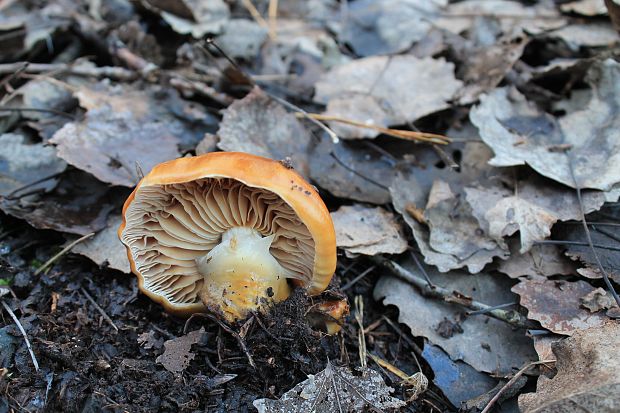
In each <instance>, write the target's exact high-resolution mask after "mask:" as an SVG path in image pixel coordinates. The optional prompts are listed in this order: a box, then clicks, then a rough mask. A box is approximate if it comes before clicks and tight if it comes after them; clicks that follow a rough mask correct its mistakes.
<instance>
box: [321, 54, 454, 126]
mask: <svg viewBox="0 0 620 413" xmlns="http://www.w3.org/2000/svg"><path fill="white" fill-rule="evenodd" d="M461 84H462V83H461V81H460V80H457V79H456V78H455V77H454V65H453V64H452V63H449V62H446V61H445V60H441V59H440V60H436V59H432V58H424V59H418V58H417V57H415V56H411V55H403V56H400V55H399V56H392V57H387V56H373V57H367V58H363V59H358V60H354V61H352V62H349V63H345V64H343V65H340V66H337V67H335V68H333V69H332V70H330V71H329V72H327V73H325V74H324V75H323V76H322V77H321V79H320V80H319V81H318V82H317V84H316V93H315V96H314V99H315V100H316V101H318V102H320V103H324V104H327V103H330V102H331V103H332V105H334V103H333V102H332V100H334V99H338V100H341V99H345V100H348V101H350V102H351V103H349V106H348V107H350V108H351V109H352V110H351V112H350V113H346V112H345V109H346V107H347V106H346V105H344V104H339V108H340V110H339V113H340V115H341V116H344V117H345V118H347V119H351V120H355V121H359V122H367V121H368V119H363V118H360V115H362V116H363V115H364V112H362V113H361V114H360V113H358V112H357V111H356V110H355V108H356V106H358V105H357V104H356V103H353V102H354V101H355V100H357V99H364V100H367V99H368V97H369V96H370V97H372V98H373V99H374V100H375V101H376V106H375V108H374V109H375V110H378V109H379V108H381V110H382V111H383V112H384V115H383V116H381V117H379V118H377V119H374V120H373V121H374V122H375V124H376V125H377V126H388V125H390V124H401V123H406V122H409V121H414V120H416V119H418V118H421V117H422V116H425V115H429V114H431V113H434V112H437V111H439V110H442V109H445V108H447V107H448V101H449V100H451V99H452V98H453V96H454V94H455V93H456V91H457V90H459V88H460V87H461ZM360 106H367V104H366V103H360ZM382 120H385V121H387V124H380V123H379V122H380V121H382Z"/></svg>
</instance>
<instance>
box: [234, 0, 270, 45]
mask: <svg viewBox="0 0 620 413" xmlns="http://www.w3.org/2000/svg"><path fill="white" fill-rule="evenodd" d="M241 4H243V7H245V8H246V10H247V11H248V12H249V13H250V15H251V16H252V18H253V19H254V20H256V23H258V25H259V26H261V27H263V28H265V29H267V30H269V24H268V23H267V22H266V21H265V19H263V16H261V15H260V13H259V12H258V10H257V9H256V6H254V4H253V3H252V2H251V1H250V0H241ZM268 34H269V37H270V38H271V39H272V40H273V38H272V37H271V36H272V35H273V34H272V33H271V31H268Z"/></svg>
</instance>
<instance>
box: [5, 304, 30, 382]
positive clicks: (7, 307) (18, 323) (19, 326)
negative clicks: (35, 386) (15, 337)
mask: <svg viewBox="0 0 620 413" xmlns="http://www.w3.org/2000/svg"><path fill="white" fill-rule="evenodd" d="M0 301H2V306H3V307H4V309H5V310H6V311H7V313H9V315H10V316H11V318H12V319H13V321H14V322H15V324H17V328H19V331H20V332H21V333H22V336H24V341H25V342H26V347H27V348H28V352H29V353H30V358H31V359H32V364H34V369H35V371H37V372H38V371H39V362H38V361H37V358H36V357H35V355H34V351H32V346H31V345H30V341H29V340H28V335H27V334H26V330H24V327H23V326H22V324H21V323H20V322H19V320H18V319H17V316H16V315H15V313H14V312H13V310H11V307H9V306H8V304H7V303H6V302H5V301H4V300H0Z"/></svg>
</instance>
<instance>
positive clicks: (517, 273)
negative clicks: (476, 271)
mask: <svg viewBox="0 0 620 413" xmlns="http://www.w3.org/2000/svg"><path fill="white" fill-rule="evenodd" d="M507 244H508V248H509V250H510V256H509V257H508V258H507V259H506V260H501V261H500V262H499V263H498V266H497V270H498V271H501V272H503V273H504V274H506V275H508V276H509V277H511V278H518V277H524V276H529V277H531V278H541V277H542V278H546V277H549V276H552V275H568V274H574V273H575V266H574V264H572V263H571V262H570V260H569V259H567V258H566V257H565V256H564V254H562V249H561V248H560V247H559V246H558V245H548V244H547V245H545V244H537V245H534V246H533V247H532V248H530V250H529V251H527V252H526V253H524V254H519V247H520V242H519V239H518V238H517V237H511V238H509V239H508V240H507Z"/></svg>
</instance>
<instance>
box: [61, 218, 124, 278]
mask: <svg viewBox="0 0 620 413" xmlns="http://www.w3.org/2000/svg"><path fill="white" fill-rule="evenodd" d="M121 222H122V218H121V216H120V215H110V216H109V217H108V222H107V226H106V227H105V229H103V230H101V231H100V232H98V233H97V234H96V235H95V236H94V237H92V238H91V239H88V240H86V241H83V242H81V243H79V244H77V245H76V246H75V247H73V248H72V249H71V251H72V252H74V253H76V254H81V255H85V256H87V257H88V258H90V259H91V260H93V262H94V263H95V264H97V265H105V266H107V267H110V268H114V269H115V270H119V271H122V272H124V273H126V274H129V273H130V272H131V268H130V267H129V260H128V259H127V250H126V249H125V247H124V246H123V244H122V243H121V242H120V240H119V239H118V227H119V226H120V225H121Z"/></svg>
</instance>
